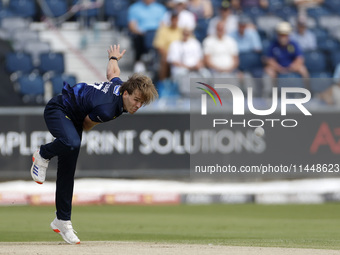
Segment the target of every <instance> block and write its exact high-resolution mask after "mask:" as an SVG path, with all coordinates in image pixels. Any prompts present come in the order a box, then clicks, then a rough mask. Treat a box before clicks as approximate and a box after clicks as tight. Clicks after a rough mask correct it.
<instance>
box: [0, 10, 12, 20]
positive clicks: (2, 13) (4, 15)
mask: <svg viewBox="0 0 340 255" xmlns="http://www.w3.org/2000/svg"><path fill="white" fill-rule="evenodd" d="M13 16H14V14H13V12H12V11H11V10H9V9H8V8H3V9H0V20H1V19H3V18H8V17H13Z"/></svg>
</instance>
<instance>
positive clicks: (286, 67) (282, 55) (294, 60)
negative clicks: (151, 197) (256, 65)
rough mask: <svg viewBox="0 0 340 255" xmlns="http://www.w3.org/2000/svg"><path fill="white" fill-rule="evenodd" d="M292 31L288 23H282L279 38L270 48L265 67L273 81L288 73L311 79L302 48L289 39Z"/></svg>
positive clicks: (278, 33) (277, 28)
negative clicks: (279, 75) (278, 76)
mask: <svg viewBox="0 0 340 255" xmlns="http://www.w3.org/2000/svg"><path fill="white" fill-rule="evenodd" d="M291 31H292V27H291V25H290V24H289V23H288V22H281V23H279V24H278V26H277V27H276V32H277V38H276V39H275V40H274V41H273V42H272V43H271V45H270V46H269V50H268V53H267V61H266V62H267V63H266V67H265V72H266V74H267V75H269V77H271V78H272V79H274V78H276V77H277V75H278V74H287V73H298V74H300V75H301V76H302V77H303V78H305V79H307V78H308V77H309V73H308V70H307V68H306V66H305V64H304V59H303V56H302V51H301V48H300V46H299V45H298V44H297V43H296V42H295V41H292V40H291V39H290V38H289V35H290V33H291ZM267 92H268V91H267Z"/></svg>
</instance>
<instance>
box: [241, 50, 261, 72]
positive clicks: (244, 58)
mask: <svg viewBox="0 0 340 255" xmlns="http://www.w3.org/2000/svg"><path fill="white" fill-rule="evenodd" d="M239 59H240V65H239V69H240V70H241V71H245V72H251V71H253V70H255V69H259V68H262V67H263V65H262V59H261V54H260V53H256V52H244V53H240V54H239Z"/></svg>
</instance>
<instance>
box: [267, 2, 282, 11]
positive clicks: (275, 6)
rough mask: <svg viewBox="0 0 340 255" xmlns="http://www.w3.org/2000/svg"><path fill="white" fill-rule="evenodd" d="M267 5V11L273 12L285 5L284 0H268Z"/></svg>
mask: <svg viewBox="0 0 340 255" xmlns="http://www.w3.org/2000/svg"><path fill="white" fill-rule="evenodd" d="M268 3H269V6H268V9H269V12H275V11H276V10H279V9H281V8H283V7H284V6H285V0H271V1H268Z"/></svg>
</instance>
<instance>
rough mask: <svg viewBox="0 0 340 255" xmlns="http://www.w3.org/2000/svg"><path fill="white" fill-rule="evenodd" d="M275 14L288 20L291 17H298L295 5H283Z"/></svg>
mask: <svg viewBox="0 0 340 255" xmlns="http://www.w3.org/2000/svg"><path fill="white" fill-rule="evenodd" d="M274 14H275V15H276V16H278V17H281V18H282V19H284V20H287V19H288V18H289V17H292V16H293V17H296V15H297V10H296V8H295V7H293V6H283V7H282V8H280V9H277V10H276V11H275V12H274Z"/></svg>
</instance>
